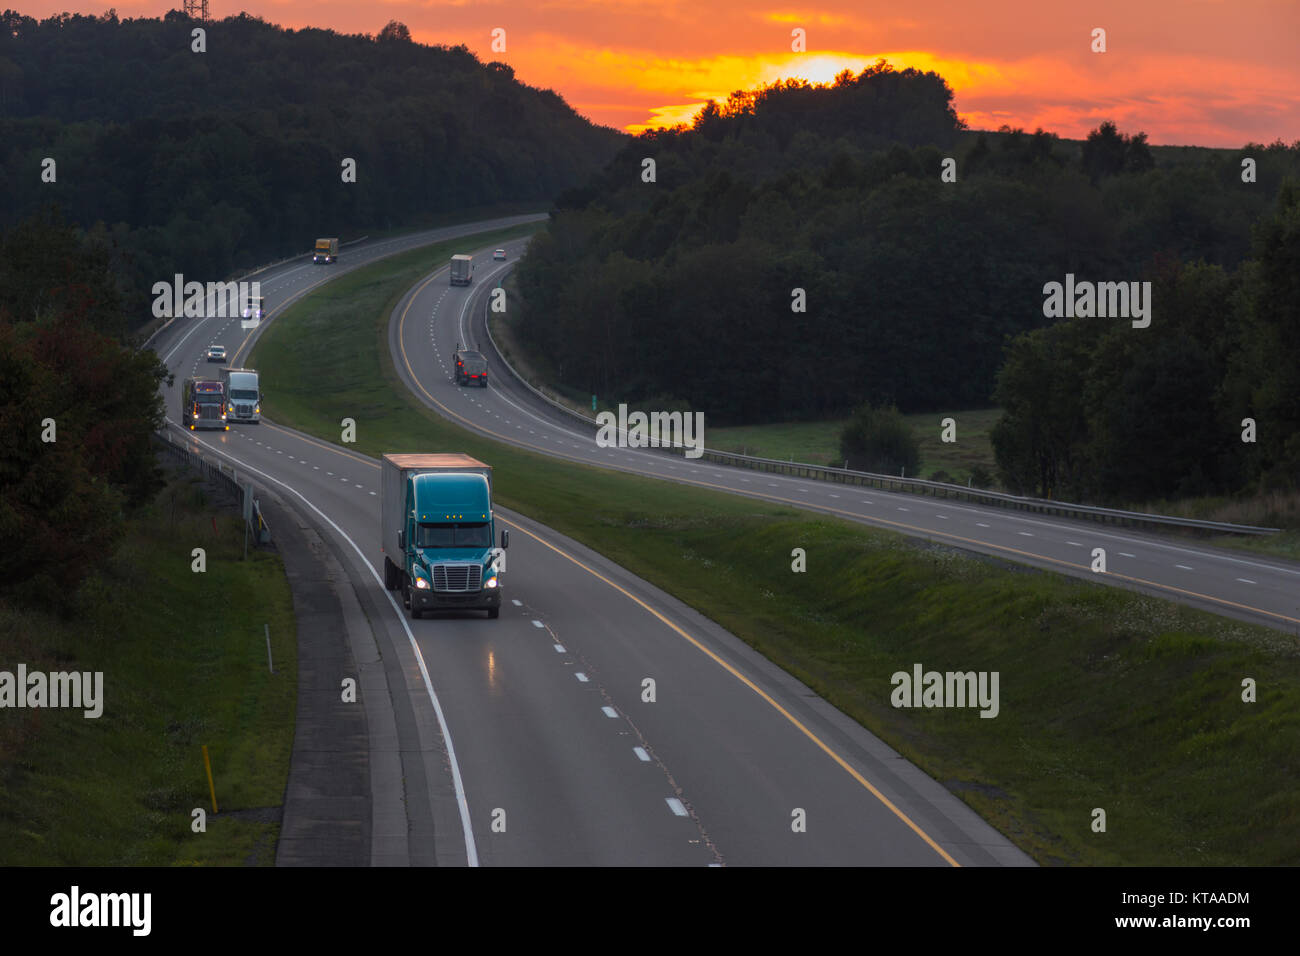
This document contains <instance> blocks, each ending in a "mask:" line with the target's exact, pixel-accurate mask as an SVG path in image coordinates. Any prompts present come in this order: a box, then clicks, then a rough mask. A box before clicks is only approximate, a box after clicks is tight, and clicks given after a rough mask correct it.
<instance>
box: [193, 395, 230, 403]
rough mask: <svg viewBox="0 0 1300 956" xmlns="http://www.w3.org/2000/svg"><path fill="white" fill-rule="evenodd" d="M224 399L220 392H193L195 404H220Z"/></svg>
mask: <svg viewBox="0 0 1300 956" xmlns="http://www.w3.org/2000/svg"><path fill="white" fill-rule="evenodd" d="M223 401H224V399H223V398H222V397H221V393H220V392H195V393H194V404H196V405H220V404H221V403H222V402H223Z"/></svg>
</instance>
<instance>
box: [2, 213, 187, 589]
mask: <svg viewBox="0 0 1300 956" xmlns="http://www.w3.org/2000/svg"><path fill="white" fill-rule="evenodd" d="M127 325H128V322H127V315H126V312H125V306H124V301H123V298H122V295H121V292H120V289H119V283H118V281H117V277H116V276H115V275H114V274H113V272H112V269H111V263H110V256H109V254H108V250H107V249H105V248H104V247H103V246H102V245H98V244H96V243H93V242H91V241H89V240H88V239H87V237H85V236H84V235H78V233H77V232H76V230H74V229H73V228H72V227H71V226H70V225H68V224H67V223H64V222H62V221H61V220H60V219H58V218H57V217H52V216H50V215H48V214H40V215H37V216H34V217H32V218H30V219H27V220H24V221H23V222H21V223H19V224H18V225H17V226H16V227H15V228H13V229H12V230H9V231H7V232H4V233H0V435H3V436H4V441H3V442H0V541H4V548H3V549H0V597H3V598H12V599H14V600H16V601H19V602H24V601H30V602H39V603H42V604H45V605H46V606H53V607H63V606H66V602H67V601H68V599H69V598H70V597H71V595H72V594H73V593H74V592H75V591H76V588H77V585H78V584H79V583H80V582H81V580H82V579H83V578H84V577H85V576H86V574H87V573H88V571H89V570H90V569H91V568H92V567H93V566H94V565H95V564H96V563H97V562H100V561H102V560H103V559H104V558H105V556H106V555H109V554H111V553H112V550H113V544H114V542H115V541H116V540H117V539H118V537H119V536H120V534H121V532H122V530H123V528H124V517H125V515H126V514H127V513H128V512H129V511H130V509H132V508H134V507H137V506H139V505H140V504H142V503H144V502H146V501H148V500H150V499H151V497H152V495H153V493H154V492H155V491H156V490H157V488H158V486H159V479H158V475H157V470H156V467H155V465H154V451H153V446H152V444H151V442H152V438H151V435H152V433H153V432H154V431H157V430H158V429H159V428H161V427H162V425H163V406H162V397H161V395H160V394H159V390H158V386H159V385H160V383H162V382H163V381H164V380H166V379H167V376H168V373H167V369H166V367H165V366H164V365H163V364H162V362H161V361H160V360H159V358H158V356H157V354H156V353H155V352H154V351H153V350H151V349H146V350H143V351H137V350H135V349H132V348H129V347H127V346H126V344H125V342H124V341H123V337H124V334H125V331H126V328H127Z"/></svg>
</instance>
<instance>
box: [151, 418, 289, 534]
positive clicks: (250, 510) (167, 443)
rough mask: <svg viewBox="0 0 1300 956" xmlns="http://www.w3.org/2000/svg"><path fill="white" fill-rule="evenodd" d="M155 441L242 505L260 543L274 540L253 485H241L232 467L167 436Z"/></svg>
mask: <svg viewBox="0 0 1300 956" xmlns="http://www.w3.org/2000/svg"><path fill="white" fill-rule="evenodd" d="M154 440H155V441H156V442H157V443H158V445H159V447H160V449H161V450H162V451H163V452H164V453H166V454H167V455H170V456H171V457H172V458H173V459H174V460H176V461H177V462H179V463H180V464H181V465H183V466H185V467H186V468H189V469H190V470H192V471H197V472H198V473H199V474H200V475H202V476H203V477H204V478H205V479H207V480H208V481H211V482H213V483H214V484H216V485H218V486H220V487H222V488H224V489H225V490H226V491H228V492H229V493H230V494H231V495H232V496H234V498H235V500H237V501H238V502H239V505H240V512H241V514H243V515H244V520H245V523H246V524H247V526H248V529H249V530H250V531H252V532H253V534H255V535H256V536H257V541H258V543H259V544H268V543H270V540H271V526H270V525H269V524H267V522H266V517H265V516H264V515H263V514H262V506H261V502H260V501H259V500H258V499H257V498H256V497H255V496H254V495H253V486H252V484H251V483H244V484H240V481H239V472H238V471H236V469H235V468H234V466H233V465H230V466H228V465H226V463H225V462H223V461H220V460H218V461H211V460H209V459H208V458H207V457H205V456H204V455H203V453H202V452H200V451H198V450H197V449H195V448H192V447H189V446H187V445H181V444H178V443H176V442H175V441H173V440H172V438H171V436H170V435H169V434H167V433H165V432H164V433H158V432H155V433H154Z"/></svg>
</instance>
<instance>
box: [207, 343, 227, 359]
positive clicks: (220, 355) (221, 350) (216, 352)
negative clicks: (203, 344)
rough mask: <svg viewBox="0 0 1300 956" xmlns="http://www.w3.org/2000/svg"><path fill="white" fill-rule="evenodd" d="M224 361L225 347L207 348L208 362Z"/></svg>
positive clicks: (214, 346)
mask: <svg viewBox="0 0 1300 956" xmlns="http://www.w3.org/2000/svg"><path fill="white" fill-rule="evenodd" d="M225 360H226V347H225V346H224V345H209V346H208V361H209V362H224V361H225Z"/></svg>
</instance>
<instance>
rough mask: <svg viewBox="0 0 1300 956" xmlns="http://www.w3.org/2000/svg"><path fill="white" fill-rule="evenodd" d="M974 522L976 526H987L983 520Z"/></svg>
mask: <svg viewBox="0 0 1300 956" xmlns="http://www.w3.org/2000/svg"><path fill="white" fill-rule="evenodd" d="M975 524H976V526H977V527H980V528H987V527H988V525H986V524H985V523H984V522H983V521H976V522H975Z"/></svg>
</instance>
